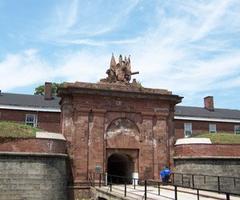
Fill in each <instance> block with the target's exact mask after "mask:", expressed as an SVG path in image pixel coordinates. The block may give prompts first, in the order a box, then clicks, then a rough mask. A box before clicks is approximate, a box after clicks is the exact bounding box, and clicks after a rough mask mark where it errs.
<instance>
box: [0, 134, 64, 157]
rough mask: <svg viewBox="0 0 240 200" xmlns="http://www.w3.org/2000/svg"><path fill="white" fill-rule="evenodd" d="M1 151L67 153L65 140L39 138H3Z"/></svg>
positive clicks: (0, 141)
mask: <svg viewBox="0 0 240 200" xmlns="http://www.w3.org/2000/svg"><path fill="white" fill-rule="evenodd" d="M0 151H1V152H26V153H30V152H31V153H61V154H65V153H66V142H65V141H64V140H53V139H38V138H27V139H24V138H20V139H19V138H18V139H13V138H2V139H0Z"/></svg>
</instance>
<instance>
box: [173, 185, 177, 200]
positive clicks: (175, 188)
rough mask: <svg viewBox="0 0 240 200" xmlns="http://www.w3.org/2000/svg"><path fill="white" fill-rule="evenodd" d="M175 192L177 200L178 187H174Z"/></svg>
mask: <svg viewBox="0 0 240 200" xmlns="http://www.w3.org/2000/svg"><path fill="white" fill-rule="evenodd" d="M174 192H175V200H177V186H176V185H175V186H174Z"/></svg>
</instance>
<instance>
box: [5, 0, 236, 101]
mask: <svg viewBox="0 0 240 200" xmlns="http://www.w3.org/2000/svg"><path fill="white" fill-rule="evenodd" d="M141 2H142V1H137V0H132V1H129V2H127V3H126V2H125V1H122V2H120V3H118V4H116V5H114V6H113V5H112V4H111V3H109V2H108V3H109V4H107V3H106V4H102V2H101V1H96V2H95V3H94V4H90V3H86V2H83V1H72V4H70V5H60V6H59V7H58V11H57V12H55V13H53V15H54V16H55V15H57V13H58V16H59V17H58V18H57V20H53V21H52V22H51V23H50V25H49V27H48V28H47V29H46V30H45V33H46V35H45V39H47V40H51V41H53V42H56V43H59V44H64V45H66V47H69V49H70V50H69V51H67V52H65V51H64V52H61V53H59V55H58V56H57V57H56V62H55V63H54V66H50V62H49V61H47V58H46V57H43V56H41V55H40V53H41V52H37V51H36V50H28V51H25V52H22V53H21V52H20V53H18V54H10V55H8V56H6V58H5V59H4V60H3V61H2V62H0V67H1V72H2V71H3V77H8V76H9V74H11V75H12V77H11V79H10V80H11V81H9V82H11V83H10V84H8V83H7V80H8V78H5V80H4V79H1V80H0V84H1V85H0V86H1V88H5V89H11V88H14V87H16V86H23V85H28V84H31V83H35V82H39V81H42V82H43V81H45V80H46V79H58V78H61V80H65V81H87V82H97V81H98V80H99V79H100V78H104V77H105V71H106V69H107V67H108V65H109V60H110V57H111V53H112V51H114V53H115V55H118V54H120V53H123V54H125V55H129V54H130V55H132V63H133V64H132V66H133V70H134V71H140V74H139V75H137V76H136V78H137V79H140V81H141V82H142V83H143V85H144V86H146V87H156V88H166V89H169V90H173V91H174V93H177V94H181V95H183V96H185V98H186V99H188V101H187V102H188V103H189V102H191V101H192V102H194V101H196V97H199V95H203V94H211V92H213V91H216V90H218V91H219V92H224V90H228V89H232V88H237V87H240V82H239V72H238V71H239V69H240V48H239V45H238V44H239V42H240V41H239V37H238V35H237V37H236V36H233V33H234V34H236V33H238V34H239V32H240V12H237V11H238V10H239V9H237V8H240V1H238V0H221V1H220V0H215V1H214V0H213V1H208V0H201V1H180V0H173V1H156V2H155V4H156V10H155V11H152V10H151V12H154V18H150V19H148V20H152V21H149V24H151V25H148V26H146V25H145V26H143V27H140V28H139V32H140V33H139V34H133V35H131V28H132V27H129V26H127V24H126V22H127V21H128V22H129V21H131V16H132V12H134V11H136V8H137V7H138V4H141ZM163 2H164V3H163ZM117 5H121V6H120V7H119V6H117ZM141 6H142V5H140V7H141ZM105 7H106V8H105ZM66 8H67V9H66ZM123 8H124V9H123ZM141 17H144V16H141ZM86 19H88V20H86ZM134 22H135V21H133V22H132V24H134ZM126 27H127V28H126ZM119 29H121V30H124V29H126V32H124V33H128V36H127V37H126V36H125V37H124V39H123V37H121V35H120V36H118V37H116V36H115V37H111V36H112V35H111V34H110V32H114V31H115V32H117V31H118V30H119ZM97 35H98V36H102V37H93V36H97ZM106 38H107V39H106ZM73 46H74V47H79V48H76V49H74V48H72V47H73ZM83 47H84V48H83ZM33 66H34V69H35V70H32V69H33ZM53 67H54V70H53ZM6 68H9V70H7V69H6ZM19 68H21V69H20V70H18V69H19ZM2 69H4V70H2ZM28 70H29V71H30V73H27V71H28ZM45 72H47V73H45ZM1 74H2V73H1ZM26 74H29V75H30V78H29V79H28V78H26V77H27V76H26ZM14 80H16V81H14ZM189 99H191V100H190V101H189Z"/></svg>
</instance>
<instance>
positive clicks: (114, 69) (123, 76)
mask: <svg viewBox="0 0 240 200" xmlns="http://www.w3.org/2000/svg"><path fill="white" fill-rule="evenodd" d="M106 74H107V75H108V77H107V78H104V79H101V80H100V82H107V83H125V84H128V83H129V82H130V80H131V76H132V75H134V74H139V72H132V71H131V60H130V56H129V57H128V58H127V57H126V56H125V57H124V59H123V57H122V55H120V56H119V61H118V63H116V60H115V57H114V55H113V54H112V58H111V61H110V68H109V69H108V70H107V71H106Z"/></svg>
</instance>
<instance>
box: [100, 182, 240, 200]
mask: <svg viewBox="0 0 240 200" xmlns="http://www.w3.org/2000/svg"><path fill="white" fill-rule="evenodd" d="M96 190H97V191H98V192H104V193H105V194H106V192H107V193H110V188H109V186H102V187H100V188H99V187H96ZM144 191H145V190H144V186H139V185H138V186H136V188H135V189H134V187H133V186H132V185H127V190H126V197H124V185H114V186H112V192H111V196H115V197H116V199H126V200H130V199H131V200H134V199H136V200H140V199H141V200H143V199H144ZM199 194H200V197H199V199H200V200H210V199H213V200H214V199H215V200H224V199H226V195H224V194H219V193H216V192H206V191H200V192H199ZM147 199H148V200H171V199H172V200H174V199H175V193H174V187H173V186H161V189H160V195H158V188H157V187H153V186H148V187H147ZM177 199H178V200H197V199H198V198H197V191H196V190H193V189H188V188H181V187H178V192H177ZM230 199H231V200H240V197H236V196H231V197H230Z"/></svg>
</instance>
